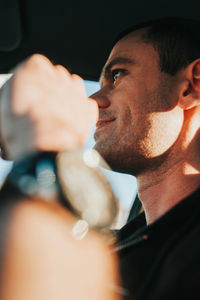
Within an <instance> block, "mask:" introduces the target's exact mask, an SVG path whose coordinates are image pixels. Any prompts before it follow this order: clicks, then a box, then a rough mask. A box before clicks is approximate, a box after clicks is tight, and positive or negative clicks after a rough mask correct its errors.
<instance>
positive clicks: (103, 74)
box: [99, 56, 135, 81]
mask: <svg viewBox="0 0 200 300" xmlns="http://www.w3.org/2000/svg"><path fill="white" fill-rule="evenodd" d="M117 64H127V65H128V64H135V61H134V60H133V59H130V58H128V57H120V56H119V57H116V58H114V59H113V60H111V61H110V62H109V63H108V64H107V65H106V66H105V67H104V68H103V70H102V72H101V75H100V79H99V81H101V80H102V79H103V78H107V77H108V75H110V71H111V69H112V67H113V66H114V65H117Z"/></svg>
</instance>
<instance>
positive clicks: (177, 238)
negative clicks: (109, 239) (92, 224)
mask: <svg viewBox="0 0 200 300" xmlns="http://www.w3.org/2000/svg"><path fill="white" fill-rule="evenodd" d="M116 250H118V253H119V261H120V272H121V278H122V285H123V287H124V289H125V295H124V299H145V300H151V299H152V300H157V299H162V300H165V299H166V300H171V299H176V300H178V299H191V298H193V296H195V295H196V294H197V295H198V292H200V189H199V190H197V191H196V192H194V193H193V194H192V195H190V196H189V197H187V198H186V199H184V200H182V201H181V202H180V203H178V204H177V205H176V206H174V207H173V208H172V209H171V210H170V211H168V212H167V213H166V214H165V215H164V216H162V217H161V218H159V219H158V220H157V221H156V222H154V223H153V224H151V225H149V226H147V225H146V220H145V216H144V213H142V214H141V215H139V216H138V217H136V218H135V219H134V220H132V221H131V222H129V223H128V224H126V225H125V226H124V227H123V228H122V229H121V230H120V231H119V232H118V243H117V245H116ZM197 298H198V296H197Z"/></svg>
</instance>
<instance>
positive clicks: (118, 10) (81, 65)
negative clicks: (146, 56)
mask: <svg viewBox="0 0 200 300" xmlns="http://www.w3.org/2000/svg"><path fill="white" fill-rule="evenodd" d="M174 16H175V17H185V18H195V19H198V18H199V19H200V1H199V0H190V1H188V0H187V1H186V0H182V1H181V0H173V1H172V0H154V1H152V0H139V1H138V0H136V1H135V0H132V1H122V0H121V1H113V0H106V1H105V0H98V1H95V0H83V1H77V0H74V1H68V0H0V28H1V30H0V73H6V72H9V71H10V70H11V69H12V68H13V67H14V66H15V65H16V64H17V63H18V62H20V61H22V60H23V59H25V58H26V57H28V56H29V55H31V54H32V53H42V54H45V55H46V56H47V57H49V58H50V59H51V60H52V61H53V62H54V63H56V64H57V63H59V64H62V65H64V66H65V67H67V68H69V69H70V70H71V72H73V73H78V74H79V75H81V76H82V77H83V78H84V79H90V80H98V77H99V74H100V71H101V68H102V66H103V64H104V62H105V60H106V58H107V56H108V54H109V51H110V48H111V45H112V41H113V39H115V37H116V35H117V34H118V33H119V32H120V31H122V30H124V29H125V28H127V27H129V26H131V25H132V24H136V23H138V22H144V21H148V20H152V19H155V18H162V17H174Z"/></svg>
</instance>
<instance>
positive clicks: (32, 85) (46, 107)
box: [3, 54, 98, 151]
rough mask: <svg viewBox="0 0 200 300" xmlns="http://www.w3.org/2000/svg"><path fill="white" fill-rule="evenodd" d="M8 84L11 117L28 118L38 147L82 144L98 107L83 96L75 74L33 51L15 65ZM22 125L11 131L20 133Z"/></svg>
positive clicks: (52, 147)
mask: <svg viewBox="0 0 200 300" xmlns="http://www.w3.org/2000/svg"><path fill="white" fill-rule="evenodd" d="M8 85H9V90H10V91H9V95H10V101H11V104H10V106H11V111H12V113H13V115H14V116H15V118H16V116H17V118H18V116H21V117H22V116H23V118H24V117H26V118H27V117H28V119H29V120H30V121H31V126H32V129H33V136H34V143H33V144H34V146H35V147H36V148H37V149H38V150H45V151H61V150H65V149H73V148H79V147H82V146H83V145H84V143H85V141H86V139H87V137H88V135H89V133H90V131H91V129H92V126H93V125H94V124H95V122H96V120H97V115H98V108H97V104H96V102H95V101H93V100H91V99H87V96H86V92H85V89H84V84H83V81H82V79H81V78H80V77H79V76H78V75H71V74H70V73H69V72H68V71H67V70H66V69H65V68H64V67H62V66H60V65H53V64H52V63H51V62H50V61H49V60H48V59H47V58H46V57H44V56H42V55H39V54H35V55H33V56H31V57H30V58H29V59H28V60H27V61H25V62H24V63H22V64H21V65H19V66H18V68H16V69H15V71H14V74H13V77H12V78H11V80H10V82H9V83H7V88H8ZM24 127H28V126H23V132H17V133H15V135H17V136H20V135H23V134H24V131H26V128H24ZM15 130H16V126H15V127H14V128H12V131H13V132H14V131H15ZM3 134H4V132H3ZM26 136H28V134H26ZM20 146H21V145H20ZM32 147H33V146H32Z"/></svg>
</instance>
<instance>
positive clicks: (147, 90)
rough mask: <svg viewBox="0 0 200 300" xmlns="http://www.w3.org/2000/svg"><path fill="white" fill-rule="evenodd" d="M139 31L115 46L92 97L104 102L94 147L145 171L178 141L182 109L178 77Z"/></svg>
mask: <svg viewBox="0 0 200 300" xmlns="http://www.w3.org/2000/svg"><path fill="white" fill-rule="evenodd" d="M145 30H146V29H140V30H137V31H136V32H134V33H131V34H129V35H127V36H126V37H124V38H123V39H121V40H120V41H119V42H118V43H117V44H116V45H115V46H114V48H113V50H112V52H111V54H110V56H109V58H108V61H107V62H106V65H105V67H104V69H103V72H102V75H101V79H100V82H101V89H100V91H98V92H97V93H96V94H95V95H93V96H92V98H94V99H95V100H96V101H97V103H98V105H99V121H98V122H97V129H96V131H95V140H96V145H95V149H96V150H97V151H99V152H100V154H101V155H102V156H103V157H104V158H105V159H106V160H107V162H108V163H109V164H110V166H111V167H112V168H113V169H114V170H116V171H121V172H127V173H131V174H134V175H137V174H140V173H141V172H142V171H144V170H145V169H147V168H148V167H150V165H151V167H152V166H153V162H155V163H156V164H157V163H159V160H161V159H162V157H163V156H164V154H165V155H166V153H168V152H169V149H170V148H171V147H172V145H173V144H174V143H175V141H176V139H177V137H178V135H179V133H180V131H181V126H182V121H183V113H182V111H181V109H180V108H178V107H177V106H176V103H177V99H178V92H177V88H176V82H177V80H176V77H172V76H170V75H167V74H165V73H162V72H160V68H159V58H158V54H157V52H156V51H155V49H154V48H153V46H152V45H151V44H150V43H144V42H143V41H142V39H141V34H143V33H144V31H145Z"/></svg>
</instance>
